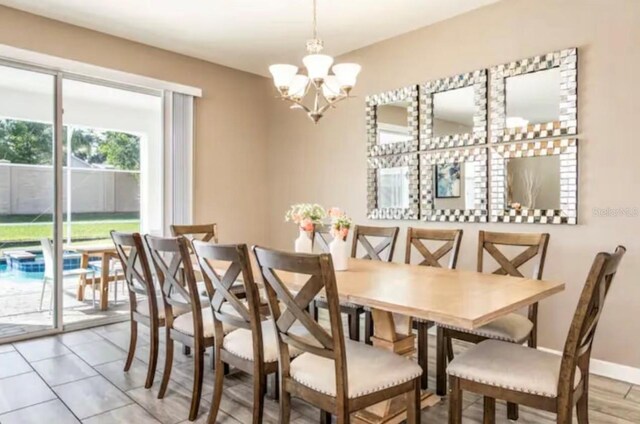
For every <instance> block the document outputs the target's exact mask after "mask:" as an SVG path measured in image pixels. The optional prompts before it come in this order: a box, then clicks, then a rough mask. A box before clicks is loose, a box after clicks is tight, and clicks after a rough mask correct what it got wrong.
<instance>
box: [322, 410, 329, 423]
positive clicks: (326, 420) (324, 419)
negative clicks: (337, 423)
mask: <svg viewBox="0 0 640 424" xmlns="http://www.w3.org/2000/svg"><path fill="white" fill-rule="evenodd" d="M320 424H331V413H330V412H327V411H324V410H322V409H321V410H320Z"/></svg>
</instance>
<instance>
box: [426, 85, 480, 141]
mask: <svg viewBox="0 0 640 424" xmlns="http://www.w3.org/2000/svg"><path fill="white" fill-rule="evenodd" d="M475 109H476V108H475V104H474V90H473V87H471V86H470V87H464V88H458V89H455V90H448V91H441V92H438V93H435V94H434V95H433V136H434V137H444V136H447V135H455V134H465V133H471V132H472V131H473V115H474V113H475Z"/></svg>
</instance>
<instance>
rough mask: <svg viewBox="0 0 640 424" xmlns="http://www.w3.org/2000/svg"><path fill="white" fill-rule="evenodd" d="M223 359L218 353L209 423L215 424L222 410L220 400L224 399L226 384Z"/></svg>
mask: <svg viewBox="0 0 640 424" xmlns="http://www.w3.org/2000/svg"><path fill="white" fill-rule="evenodd" d="M222 368H223V366H222V360H221V359H220V355H216V371H215V382H214V386H213V395H212V396H211V409H210V410H209V418H208V420H207V423H208V424H215V422H216V418H217V417H218V411H219V410H220V402H221V401H222V389H223V385H224V374H223V373H222Z"/></svg>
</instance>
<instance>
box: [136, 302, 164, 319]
mask: <svg viewBox="0 0 640 424" xmlns="http://www.w3.org/2000/svg"><path fill="white" fill-rule="evenodd" d="M157 305H158V318H160V319H164V303H162V298H160V297H159V298H158V300H157ZM136 311H138V313H139V314H141V315H144V316H145V317H148V316H150V313H149V301H148V300H147V299H142V300H138V302H137V305H136Z"/></svg>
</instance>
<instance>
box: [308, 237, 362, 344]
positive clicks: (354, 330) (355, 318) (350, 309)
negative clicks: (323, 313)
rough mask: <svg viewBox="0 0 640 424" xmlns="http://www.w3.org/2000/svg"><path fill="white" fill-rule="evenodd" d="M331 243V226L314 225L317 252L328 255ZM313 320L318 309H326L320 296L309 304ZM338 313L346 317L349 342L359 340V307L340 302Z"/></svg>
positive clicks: (316, 316)
mask: <svg viewBox="0 0 640 424" xmlns="http://www.w3.org/2000/svg"><path fill="white" fill-rule="evenodd" d="M330 241H331V226H330V225H316V226H315V227H314V231H313V243H314V245H315V246H318V250H319V251H320V252H322V253H329V242H330ZM310 308H311V311H312V314H313V318H314V319H315V320H316V321H318V309H327V302H326V300H325V299H324V298H323V297H322V296H321V297H319V298H318V299H316V301H315V302H312V303H311V304H310ZM340 312H341V313H343V314H345V315H347V322H348V324H349V338H350V339H351V340H355V341H359V340H360V316H361V315H362V314H363V313H364V308H363V307H362V306H361V305H356V304H355V303H351V302H340Z"/></svg>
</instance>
